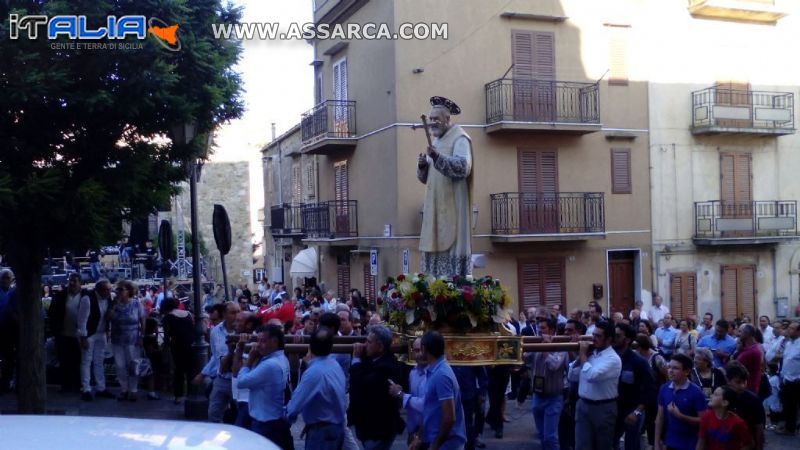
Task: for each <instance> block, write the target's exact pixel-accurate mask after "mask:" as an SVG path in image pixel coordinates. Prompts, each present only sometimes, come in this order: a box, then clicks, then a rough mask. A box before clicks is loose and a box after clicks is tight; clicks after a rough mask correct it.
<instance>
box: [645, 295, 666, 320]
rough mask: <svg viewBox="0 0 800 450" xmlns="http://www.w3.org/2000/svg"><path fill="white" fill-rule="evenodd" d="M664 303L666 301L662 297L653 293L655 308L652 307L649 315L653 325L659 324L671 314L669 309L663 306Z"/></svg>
mask: <svg viewBox="0 0 800 450" xmlns="http://www.w3.org/2000/svg"><path fill="white" fill-rule="evenodd" d="M663 302H664V300H663V299H662V298H661V296H660V295H658V294H656V293H653V306H652V307H650V311H649V312H648V313H647V316H648V317H649V318H650V320H651V321H653V323H658V321H659V320H661V319H663V318H664V316H666V315H667V314H669V308H667V307H666V306H664V305H662V303H663Z"/></svg>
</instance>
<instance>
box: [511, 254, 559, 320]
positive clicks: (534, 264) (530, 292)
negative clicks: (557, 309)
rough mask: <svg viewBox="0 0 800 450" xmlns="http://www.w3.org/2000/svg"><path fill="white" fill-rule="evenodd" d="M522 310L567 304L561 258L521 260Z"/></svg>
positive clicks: (520, 288)
mask: <svg viewBox="0 0 800 450" xmlns="http://www.w3.org/2000/svg"><path fill="white" fill-rule="evenodd" d="M519 280H520V283H519V286H520V287H519V296H520V310H521V311H524V310H526V309H527V308H530V307H531V306H535V307H537V308H540V307H547V308H550V307H553V306H555V305H561V307H562V309H563V308H564V306H565V304H564V303H565V302H564V300H565V298H566V284H565V277H564V261H563V260H561V259H551V260H534V261H520V262H519Z"/></svg>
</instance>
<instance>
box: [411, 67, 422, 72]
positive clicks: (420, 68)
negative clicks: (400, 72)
mask: <svg viewBox="0 0 800 450" xmlns="http://www.w3.org/2000/svg"><path fill="white" fill-rule="evenodd" d="M422 72H425V69H423V68H422V67H417V68H416V69H414V70H412V71H411V73H422Z"/></svg>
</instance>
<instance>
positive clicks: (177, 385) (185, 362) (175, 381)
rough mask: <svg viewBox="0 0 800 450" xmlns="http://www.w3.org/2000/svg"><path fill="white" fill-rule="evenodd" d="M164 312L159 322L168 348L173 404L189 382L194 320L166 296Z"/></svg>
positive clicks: (178, 401)
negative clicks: (171, 368) (170, 363)
mask: <svg viewBox="0 0 800 450" xmlns="http://www.w3.org/2000/svg"><path fill="white" fill-rule="evenodd" d="M161 313H162V314H164V317H163V319H161V323H162V325H163V326H164V344H165V345H166V346H167V347H168V348H169V352H170V354H171V355H172V362H173V365H174V366H175V367H174V369H173V371H172V390H173V393H174V394H175V404H178V403H181V402H182V401H183V399H184V395H185V394H184V392H185V387H186V386H188V385H189V383H190V382H191V378H190V377H191V375H190V371H191V368H192V338H193V336H194V320H193V319H192V315H191V314H190V313H189V312H188V311H183V310H180V309H178V308H177V304H176V302H175V300H174V299H171V298H168V299H165V300H164V302H163V303H161Z"/></svg>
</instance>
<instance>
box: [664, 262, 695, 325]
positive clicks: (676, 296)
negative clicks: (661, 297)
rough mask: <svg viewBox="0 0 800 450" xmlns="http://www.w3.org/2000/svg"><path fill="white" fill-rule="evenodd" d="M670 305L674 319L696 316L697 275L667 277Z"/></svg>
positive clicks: (684, 274)
mask: <svg viewBox="0 0 800 450" xmlns="http://www.w3.org/2000/svg"><path fill="white" fill-rule="evenodd" d="M669 286H670V300H669V301H670V305H669V309H670V311H671V312H672V315H673V316H674V317H678V318H681V319H682V318H686V317H688V316H690V315H697V275H696V274H695V273H693V272H681V273H671V274H670V275H669Z"/></svg>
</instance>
